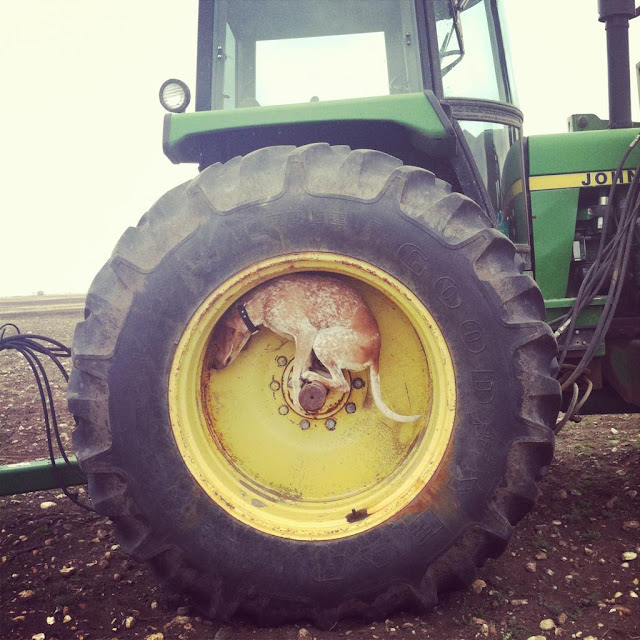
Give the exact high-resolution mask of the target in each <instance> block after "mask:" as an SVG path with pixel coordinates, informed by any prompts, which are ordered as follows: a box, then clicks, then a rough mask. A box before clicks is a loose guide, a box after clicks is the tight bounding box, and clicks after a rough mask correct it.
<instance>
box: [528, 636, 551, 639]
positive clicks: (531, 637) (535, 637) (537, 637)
mask: <svg viewBox="0 0 640 640" xmlns="http://www.w3.org/2000/svg"><path fill="white" fill-rule="evenodd" d="M527 640H547V639H546V638H545V637H544V636H529V637H528V638H527Z"/></svg>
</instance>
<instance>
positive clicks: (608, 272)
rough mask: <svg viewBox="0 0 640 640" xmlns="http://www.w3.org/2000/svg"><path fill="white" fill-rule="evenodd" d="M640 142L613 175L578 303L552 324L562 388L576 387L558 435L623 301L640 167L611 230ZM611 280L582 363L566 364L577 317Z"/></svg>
mask: <svg viewBox="0 0 640 640" xmlns="http://www.w3.org/2000/svg"><path fill="white" fill-rule="evenodd" d="M638 142H640V135H638V136H636V138H634V140H633V141H632V142H631V144H630V145H629V147H628V148H627V150H626V151H625V153H624V155H623V157H622V160H621V161H620V164H619V165H618V168H617V170H616V172H615V174H614V177H613V183H612V185H611V189H610V190H609V200H608V203H607V211H606V215H605V219H604V225H603V228H602V235H601V237H600V244H599V245H598V253H597V255H596V259H595V260H594V262H593V264H592V265H591V267H590V268H589V270H588V271H587V274H586V275H585V278H584V280H583V281H582V284H581V285H580V289H579V291H578V294H577V296H576V300H575V303H574V304H573V306H572V307H571V309H570V310H569V311H568V312H567V313H565V314H564V315H562V316H560V317H558V318H556V319H555V320H552V321H551V322H550V323H549V324H550V325H551V327H553V328H555V327H557V330H556V332H555V336H556V338H559V337H560V336H564V340H563V341H562V343H561V345H560V353H559V358H558V361H559V364H560V366H561V369H562V370H564V372H565V373H564V375H563V377H562V378H561V380H560V382H561V388H562V390H563V391H564V390H565V389H568V388H569V387H570V386H572V385H573V387H574V388H573V398H572V401H571V403H570V406H569V409H568V410H567V412H566V413H565V417H564V418H563V419H562V420H561V421H560V422H558V424H557V425H556V429H555V430H556V432H557V431H559V430H560V428H562V426H564V424H565V423H566V421H567V420H568V419H569V418H570V417H571V416H572V415H573V413H575V412H577V411H578V410H579V408H581V407H582V405H583V404H584V403H585V402H586V400H587V398H588V397H589V394H590V393H591V390H592V388H593V384H592V383H591V382H590V381H589V380H587V381H586V382H587V388H586V391H585V393H584V395H583V397H582V399H581V400H580V402H578V401H577V393H578V386H577V380H578V379H579V378H580V376H582V375H583V374H585V373H588V370H587V366H588V365H589V362H590V361H591V359H592V358H593V355H594V354H595V352H596V351H597V349H598V348H599V347H600V345H601V344H602V342H603V340H604V338H605V336H606V334H607V331H608V329H609V326H610V325H611V321H612V320H613V316H614V314H615V310H616V308H617V306H618V302H619V300H620V295H621V293H622V287H623V285H624V280H625V276H626V274H627V269H628V267H629V257H630V255H631V245H632V242H633V238H634V235H636V236H640V231H639V230H638V228H637V224H636V223H637V221H638V216H639V214H640V167H638V168H636V171H635V175H634V176H633V180H632V181H631V185H630V186H629V191H628V193H627V197H626V199H625V200H624V204H623V206H622V211H621V213H620V215H619V217H618V218H617V220H616V228H615V230H613V231H611V226H612V224H613V222H612V221H613V219H614V212H615V209H614V207H615V195H616V191H617V188H618V185H619V180H620V178H621V175H622V171H623V168H624V165H625V162H626V161H627V159H628V157H629V155H630V154H631V152H632V151H633V149H634V148H635V147H636V145H637V144H638ZM609 278H610V281H609V289H608V291H607V300H606V302H605V305H604V307H603V309H602V313H601V315H600V319H599V321H598V324H597V326H596V328H595V330H594V333H593V337H592V339H591V341H590V342H589V345H588V346H587V348H586V350H585V352H584V354H583V355H582V358H581V359H580V362H579V363H578V364H577V365H569V364H567V363H565V360H566V358H567V354H568V351H569V345H570V344H571V341H572V339H573V336H574V333H575V330H576V324H577V321H578V317H579V316H580V314H581V313H582V311H583V310H584V309H585V308H586V307H588V306H589V304H590V303H591V301H592V300H593V299H594V298H595V297H596V296H597V295H598V291H600V290H601V288H602V287H603V286H604V284H605V282H606V281H607V279H609Z"/></svg>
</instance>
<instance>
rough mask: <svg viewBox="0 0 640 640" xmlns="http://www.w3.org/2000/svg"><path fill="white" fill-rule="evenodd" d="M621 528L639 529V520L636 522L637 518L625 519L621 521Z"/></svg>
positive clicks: (628, 529) (626, 529) (627, 529)
mask: <svg viewBox="0 0 640 640" xmlns="http://www.w3.org/2000/svg"><path fill="white" fill-rule="evenodd" d="M622 528H623V529H624V530H625V531H637V530H638V529H640V522H638V521H637V520H627V521H626V522H623V523H622Z"/></svg>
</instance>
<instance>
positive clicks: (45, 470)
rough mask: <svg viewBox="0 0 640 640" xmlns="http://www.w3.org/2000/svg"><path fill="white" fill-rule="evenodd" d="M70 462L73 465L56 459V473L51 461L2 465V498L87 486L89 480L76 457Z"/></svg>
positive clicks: (70, 458)
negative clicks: (64, 487) (81, 485)
mask: <svg viewBox="0 0 640 640" xmlns="http://www.w3.org/2000/svg"><path fill="white" fill-rule="evenodd" d="M69 460H70V461H71V465H68V464H66V463H65V461H64V460H63V459H62V458H56V471H55V472H54V471H53V467H52V466H51V461H50V460H33V461H31V462H18V463H17V464H5V465H1V466H0V496H11V495H14V494H16V493H30V492H31V491H43V490H45V489H60V488H61V487H63V486H67V487H71V486H75V485H78V484H86V482H87V478H86V477H85V475H84V473H83V472H82V470H81V469H80V466H79V465H78V461H77V460H76V458H75V456H69Z"/></svg>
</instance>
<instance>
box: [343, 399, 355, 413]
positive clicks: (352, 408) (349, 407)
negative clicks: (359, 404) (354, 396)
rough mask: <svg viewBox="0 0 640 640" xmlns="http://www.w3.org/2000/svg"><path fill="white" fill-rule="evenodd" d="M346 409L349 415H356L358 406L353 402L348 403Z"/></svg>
mask: <svg viewBox="0 0 640 640" xmlns="http://www.w3.org/2000/svg"><path fill="white" fill-rule="evenodd" d="M345 409H346V410H347V413H355V412H356V405H355V404H354V403H353V402H347V406H346V407H345Z"/></svg>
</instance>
